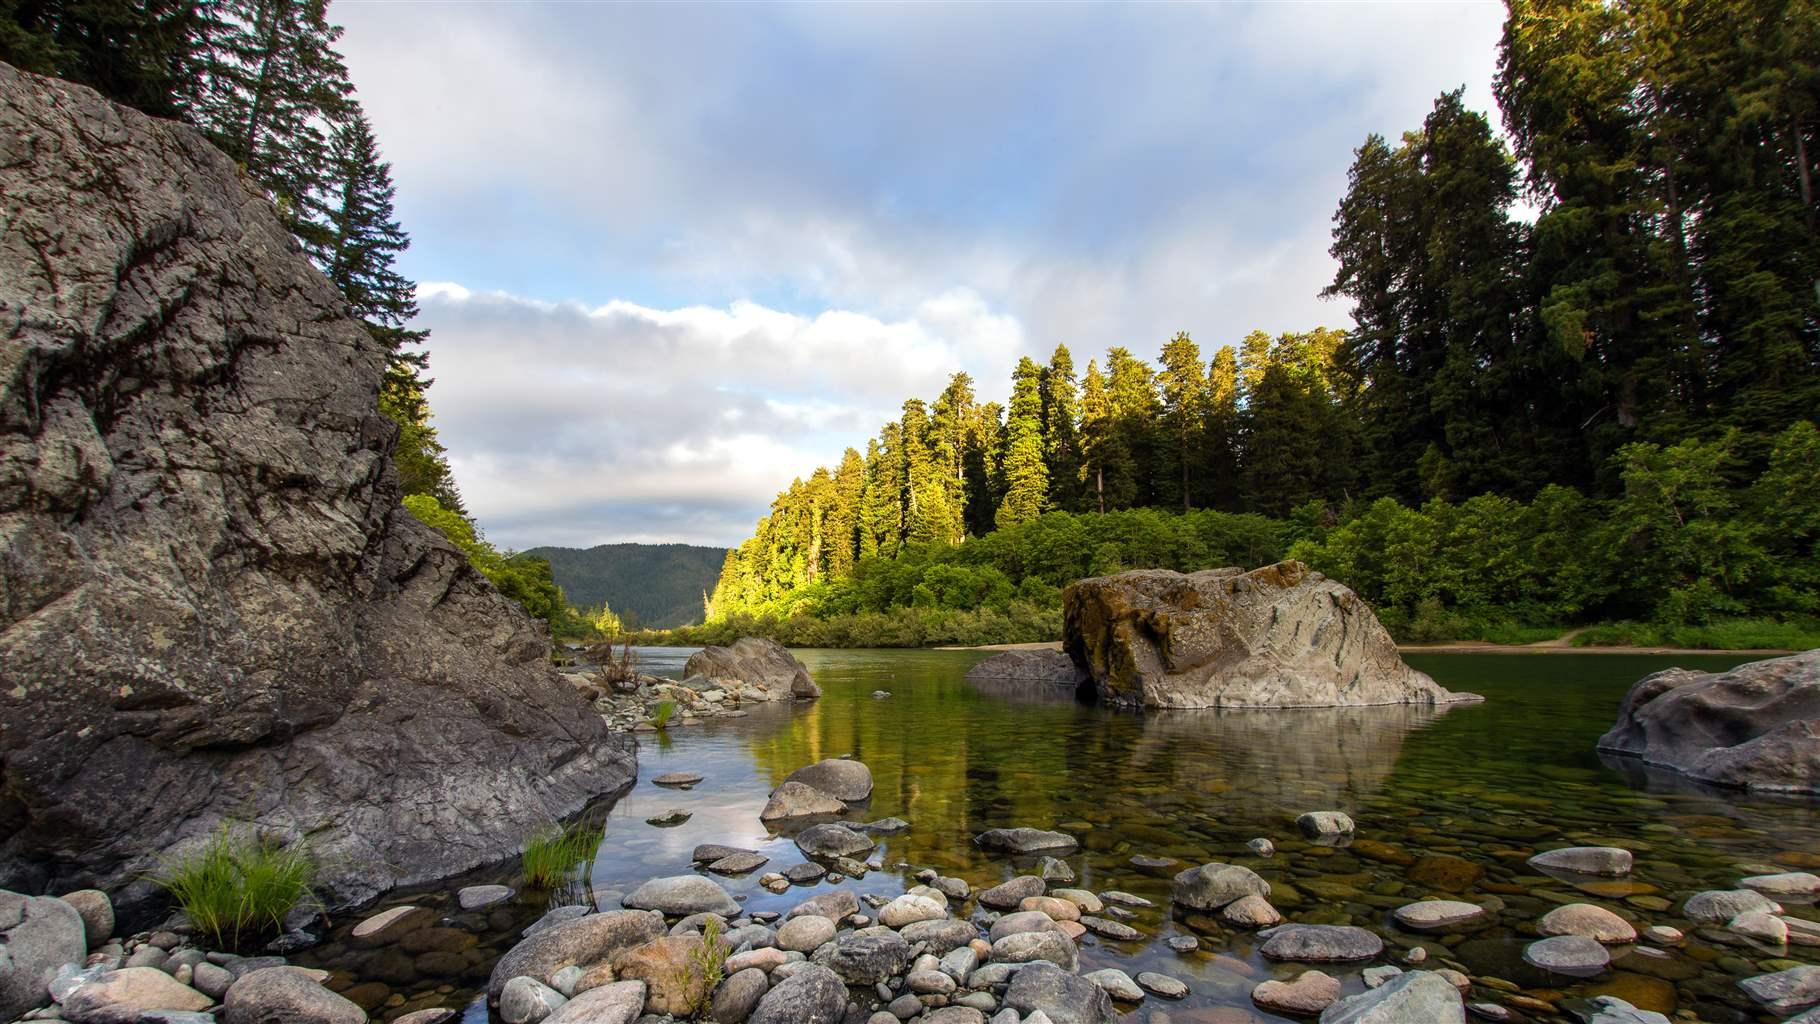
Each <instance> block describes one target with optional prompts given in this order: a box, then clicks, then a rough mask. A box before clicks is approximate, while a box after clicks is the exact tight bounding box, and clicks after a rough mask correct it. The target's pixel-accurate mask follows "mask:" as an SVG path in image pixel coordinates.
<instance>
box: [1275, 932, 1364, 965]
mask: <svg viewBox="0 0 1820 1024" xmlns="http://www.w3.org/2000/svg"><path fill="white" fill-rule="evenodd" d="M1258 935H1259V936H1261V937H1262V938H1263V939H1264V944H1263V945H1262V946H1260V947H1258V952H1260V953H1262V954H1263V955H1264V956H1266V957H1268V958H1269V959H1271V960H1295V961H1298V962H1301V963H1337V962H1342V961H1347V960H1369V959H1371V958H1372V957H1374V956H1377V955H1378V954H1379V953H1382V952H1384V940H1383V939H1380V938H1378V937H1377V936H1376V935H1374V934H1372V933H1371V932H1368V931H1366V930H1365V929H1363V928H1355V927H1353V926H1352V925H1337V924H1284V925H1278V926H1277V927H1275V928H1270V929H1267V930H1265V931H1261V932H1259V933H1258Z"/></svg>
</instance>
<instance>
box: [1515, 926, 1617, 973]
mask: <svg viewBox="0 0 1820 1024" xmlns="http://www.w3.org/2000/svg"><path fill="white" fill-rule="evenodd" d="M1523 959H1524V960H1525V961H1526V962H1528V963H1529V964H1530V965H1531V966H1532V967H1539V968H1541V969H1542V970H1544V971H1552V972H1554V973H1556V974H1568V975H1573V976H1575V977H1589V976H1591V975H1594V974H1597V973H1599V972H1600V971H1603V970H1604V969H1605V967H1606V965H1607V964H1609V963H1611V954H1610V953H1607V952H1606V951H1605V947H1604V946H1603V945H1600V944H1599V942H1598V940H1596V939H1589V938H1587V937H1586V936H1584V935H1557V936H1555V937H1553V938H1548V939H1542V940H1540V941H1537V942H1532V943H1530V944H1529V945H1527V946H1525V947H1523Z"/></svg>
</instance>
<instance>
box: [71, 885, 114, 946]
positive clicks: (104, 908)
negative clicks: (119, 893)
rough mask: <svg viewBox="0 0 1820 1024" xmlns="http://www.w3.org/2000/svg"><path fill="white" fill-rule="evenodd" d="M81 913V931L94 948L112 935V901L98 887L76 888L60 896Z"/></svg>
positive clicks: (89, 944)
mask: <svg viewBox="0 0 1820 1024" xmlns="http://www.w3.org/2000/svg"><path fill="white" fill-rule="evenodd" d="M60 898H61V899H62V900H63V902H65V903H67V904H69V905H70V906H72V907H75V908H76V913H78V914H81V915H82V932H83V935H84V936H85V937H86V938H87V939H88V948H90V949H94V948H95V947H96V946H99V945H101V944H102V943H104V942H106V941H107V940H108V939H110V938H113V935H114V902H113V901H112V900H110V899H108V898H107V893H104V892H102V891H101V890H100V889H77V890H76V891H75V892H71V893H65V894H63V896H62V897H60Z"/></svg>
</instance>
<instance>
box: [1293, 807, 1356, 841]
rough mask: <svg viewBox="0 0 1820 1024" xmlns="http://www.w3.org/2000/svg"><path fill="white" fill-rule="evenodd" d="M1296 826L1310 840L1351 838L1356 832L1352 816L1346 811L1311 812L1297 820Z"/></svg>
mask: <svg viewBox="0 0 1820 1024" xmlns="http://www.w3.org/2000/svg"><path fill="white" fill-rule="evenodd" d="M1295 824H1296V827H1297V828H1299V829H1301V830H1302V834H1303V835H1305V836H1307V837H1309V838H1310V839H1319V838H1331V837H1335V836H1349V835H1352V833H1353V831H1354V825H1353V822H1352V816H1351V815H1348V814H1347V813H1346V812H1344V811H1309V812H1307V813H1306V814H1303V815H1301V816H1300V817H1298V818H1296V820H1295Z"/></svg>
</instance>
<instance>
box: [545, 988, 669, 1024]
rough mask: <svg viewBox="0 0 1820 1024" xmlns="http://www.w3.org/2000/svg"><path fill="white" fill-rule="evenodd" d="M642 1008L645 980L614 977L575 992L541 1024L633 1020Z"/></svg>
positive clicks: (623, 1023)
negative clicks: (616, 979)
mask: <svg viewBox="0 0 1820 1024" xmlns="http://www.w3.org/2000/svg"><path fill="white" fill-rule="evenodd" d="M644 1011H645V983H644V982H642V981H616V982H613V983H612V984H610V985H602V986H600V987H598V988H591V989H588V990H587V991H586V992H581V993H578V994H577V995H576V996H575V998H573V999H571V1000H569V1001H568V1002H566V1003H564V1004H562V1006H561V1007H559V1008H558V1009H557V1011H556V1012H555V1013H552V1014H550V1015H549V1016H548V1017H545V1018H544V1024H632V1022H633V1021H635V1020H637V1019H638V1018H639V1015H640V1014H642V1013H644Z"/></svg>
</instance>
